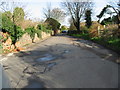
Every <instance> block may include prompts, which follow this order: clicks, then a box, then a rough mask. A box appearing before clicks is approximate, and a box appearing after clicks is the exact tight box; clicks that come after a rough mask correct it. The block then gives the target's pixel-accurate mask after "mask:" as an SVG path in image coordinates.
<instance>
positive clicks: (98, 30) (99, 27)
mask: <svg viewBox="0 0 120 90" xmlns="http://www.w3.org/2000/svg"><path fill="white" fill-rule="evenodd" d="M98 36H100V26H98Z"/></svg>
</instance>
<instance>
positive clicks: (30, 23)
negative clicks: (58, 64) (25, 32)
mask: <svg viewBox="0 0 120 90" xmlns="http://www.w3.org/2000/svg"><path fill="white" fill-rule="evenodd" d="M37 24H39V22H33V21H31V20H24V21H22V22H20V23H19V26H21V27H22V28H23V29H26V28H28V27H36V25H37Z"/></svg>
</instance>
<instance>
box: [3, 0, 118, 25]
mask: <svg viewBox="0 0 120 90" xmlns="http://www.w3.org/2000/svg"><path fill="white" fill-rule="evenodd" d="M1 1H7V2H8V1H9V2H10V1H13V0H1ZM14 1H15V2H23V3H25V4H26V8H25V9H26V11H27V12H29V18H31V19H34V18H39V19H44V15H43V8H46V7H47V4H48V3H49V2H51V6H52V8H55V7H59V8H61V9H64V7H61V4H60V3H61V1H64V0H14ZM108 1H110V0H99V1H98V0H94V2H95V7H94V12H93V15H94V18H93V20H97V18H96V15H98V14H99V13H100V12H101V10H102V8H103V7H105V6H106V4H107V2H108ZM114 1H117V0H114ZM62 24H64V25H67V26H68V24H69V23H68V17H66V18H65V20H64V22H62Z"/></svg>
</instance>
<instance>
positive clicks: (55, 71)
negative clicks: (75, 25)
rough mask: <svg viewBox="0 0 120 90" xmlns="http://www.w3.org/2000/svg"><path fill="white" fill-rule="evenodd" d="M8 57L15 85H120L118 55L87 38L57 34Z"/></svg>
mask: <svg viewBox="0 0 120 90" xmlns="http://www.w3.org/2000/svg"><path fill="white" fill-rule="evenodd" d="M4 58H6V59H3V62H2V63H3V66H4V69H5V72H6V73H7V75H8V77H9V79H10V82H11V86H12V87H14V88H117V87H118V64H117V63H115V62H114V61H115V60H117V59H118V55H117V54H116V53H114V52H111V51H110V50H107V49H105V48H103V47H101V46H99V45H97V44H95V43H92V42H88V41H86V40H82V39H79V40H78V39H76V38H71V37H69V36H65V35H63V36H53V37H51V38H49V39H47V40H44V41H42V42H38V43H34V44H33V45H31V46H29V48H28V50H26V51H21V52H19V53H14V54H8V55H7V56H6V57H4Z"/></svg>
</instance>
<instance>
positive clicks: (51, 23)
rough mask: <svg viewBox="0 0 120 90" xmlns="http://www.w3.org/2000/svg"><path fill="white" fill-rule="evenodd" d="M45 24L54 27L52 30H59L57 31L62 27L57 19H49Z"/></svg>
mask: <svg viewBox="0 0 120 90" xmlns="http://www.w3.org/2000/svg"><path fill="white" fill-rule="evenodd" d="M45 23H47V24H48V25H49V26H51V27H52V30H57V29H59V28H60V25H61V24H60V23H59V22H58V21H57V20H55V19H53V18H47V19H46V20H45Z"/></svg>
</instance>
